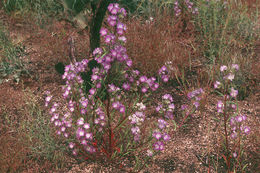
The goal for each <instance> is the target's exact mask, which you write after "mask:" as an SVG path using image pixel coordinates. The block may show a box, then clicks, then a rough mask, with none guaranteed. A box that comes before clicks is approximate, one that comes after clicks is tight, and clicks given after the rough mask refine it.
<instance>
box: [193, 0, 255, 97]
mask: <svg viewBox="0 0 260 173" xmlns="http://www.w3.org/2000/svg"><path fill="white" fill-rule="evenodd" d="M197 6H198V15H196V16H194V18H193V20H194V25H195V28H196V31H197V32H198V33H199V34H197V40H198V42H199V44H200V50H201V54H202V56H203V57H204V58H202V59H201V62H202V64H204V65H205V66H206V68H207V71H208V73H209V75H210V78H211V79H214V77H215V75H217V74H218V73H219V71H218V70H216V69H219V68H217V67H218V66H219V65H218V64H228V63H237V64H239V65H240V67H241V71H242V72H241V73H242V74H241V75H239V79H238V80H237V82H235V83H236V84H237V86H240V85H241V84H242V83H244V84H246V83H250V82H249V81H251V79H252V78H251V77H252V75H251V74H250V73H249V72H250V71H251V70H250V69H248V67H251V64H252V62H253V57H254V55H253V49H254V46H255V42H256V40H258V38H259V28H258V29H257V19H258V12H257V10H255V11H253V12H250V11H249V10H248V8H247V6H246V5H245V4H243V3H242V1H227V2H222V1H209V2H207V1H198V2H197ZM251 84H252V83H251ZM251 84H250V85H251ZM250 85H248V86H250ZM248 86H243V87H242V88H241V90H239V93H240V96H239V98H245V97H246V96H247V95H248V94H249V91H248V88H249V87H248ZM242 90H244V91H242Z"/></svg>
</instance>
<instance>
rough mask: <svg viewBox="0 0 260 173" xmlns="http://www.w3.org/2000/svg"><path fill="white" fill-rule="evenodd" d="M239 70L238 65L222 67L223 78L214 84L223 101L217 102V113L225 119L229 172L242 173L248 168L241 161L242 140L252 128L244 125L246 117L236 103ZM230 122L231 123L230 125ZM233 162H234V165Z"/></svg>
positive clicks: (226, 153)
mask: <svg viewBox="0 0 260 173" xmlns="http://www.w3.org/2000/svg"><path fill="white" fill-rule="evenodd" d="M238 70H239V66H238V65H237V64H232V65H231V66H226V65H222V66H221V67H220V73H221V78H220V80H219V81H216V82H215V83H214V88H215V89H216V92H217V93H219V94H220V95H221V96H222V98H223V100H219V101H218V102H217V112H218V114H219V116H220V118H219V119H221V118H223V126H224V128H223V130H224V137H225V139H224V144H225V155H223V158H224V159H225V162H226V165H227V169H228V172H232V171H231V170H232V169H233V172H237V171H242V172H243V170H244V169H245V168H246V166H244V165H243V162H242V161H241V156H242V146H243V143H242V140H243V139H244V137H245V135H248V134H249V132H250V128H249V127H248V126H245V125H244V121H245V120H246V116H245V115H241V114H240V113H239V110H238V106H237V103H236V97H237V95H238V90H236V89H235V86H234V85H233V84H232V81H233V80H234V78H235V73H236V71H238ZM228 122H230V123H228ZM231 161H234V163H233V164H232V162H231Z"/></svg>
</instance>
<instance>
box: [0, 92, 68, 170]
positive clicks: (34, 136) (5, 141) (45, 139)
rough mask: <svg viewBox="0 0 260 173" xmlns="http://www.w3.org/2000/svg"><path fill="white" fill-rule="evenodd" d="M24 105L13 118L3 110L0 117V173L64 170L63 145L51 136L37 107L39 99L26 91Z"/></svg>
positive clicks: (42, 113)
mask: <svg viewBox="0 0 260 173" xmlns="http://www.w3.org/2000/svg"><path fill="white" fill-rule="evenodd" d="M24 94H25V102H26V105H25V106H24V107H23V108H21V109H20V110H19V111H18V114H19V115H17V116H19V120H17V118H15V117H14V116H15V115H12V117H10V115H9V114H8V110H7V109H6V108H4V107H1V108H3V109H2V115H3V116H1V117H0V123H1V125H0V130H1V133H0V172H21V171H28V170H29V169H31V170H33V172H50V171H54V170H59V171H61V170H65V169H66V168H68V163H69V162H70V161H71V159H70V160H68V157H67V155H66V148H65V147H64V145H63V144H64V143H66V141H64V140H63V141H61V140H59V139H57V137H54V135H53V134H54V132H53V128H51V125H50V121H49V116H46V114H45V113H44V111H43V109H42V108H41V106H40V103H39V101H40V100H41V99H40V98H39V97H37V96H35V95H34V94H32V92H31V91H29V90H27V91H25V92H24Z"/></svg>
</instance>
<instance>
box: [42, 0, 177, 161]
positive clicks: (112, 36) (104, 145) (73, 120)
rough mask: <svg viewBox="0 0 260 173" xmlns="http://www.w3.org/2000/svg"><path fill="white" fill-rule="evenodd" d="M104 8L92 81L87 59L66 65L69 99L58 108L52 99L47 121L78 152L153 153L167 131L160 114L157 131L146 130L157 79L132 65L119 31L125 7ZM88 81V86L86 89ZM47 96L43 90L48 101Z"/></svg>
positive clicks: (88, 155)
mask: <svg viewBox="0 0 260 173" xmlns="http://www.w3.org/2000/svg"><path fill="white" fill-rule="evenodd" d="M108 11H109V15H108V17H107V23H108V25H109V26H110V28H104V27H103V28H101V30H100V35H101V37H102V38H103V41H104V43H105V45H104V46H103V48H96V49H95V50H94V51H93V58H94V59H95V60H96V61H97V63H98V64H99V66H98V67H95V68H93V69H92V73H91V84H89V83H87V81H86V80H85V79H84V74H85V71H87V70H88V69H89V67H88V63H89V60H87V59H83V60H82V61H80V62H75V63H72V64H70V65H68V66H66V67H65V72H64V75H63V76H62V78H63V79H64V80H66V85H65V86H63V88H62V89H63V98H64V99H65V100H67V101H68V104H67V105H66V106H65V107H63V109H62V113H61V112H60V111H58V107H59V105H61V104H59V103H56V102H54V103H53V104H52V106H51V108H50V114H51V116H52V117H51V121H52V122H53V123H54V126H55V128H56V129H57V134H58V135H63V136H64V137H65V138H67V141H69V142H68V144H67V145H68V148H70V149H71V152H72V154H73V155H75V157H77V158H81V159H93V160H96V159H103V158H106V159H107V160H109V161H110V160H112V159H115V158H121V157H126V156H127V155H130V154H134V153H133V152H132V151H134V150H136V149H138V148H143V149H144V150H146V151H147V155H146V156H147V157H151V156H154V155H155V153H156V152H157V151H161V150H163V149H164V143H163V141H165V142H166V141H168V140H169V139H170V136H169V135H168V134H167V133H166V132H162V130H163V129H164V127H165V126H166V125H167V123H166V121H164V120H163V119H159V120H158V127H159V129H160V130H161V131H160V132H159V131H158V132H152V131H151V132H150V134H151V135H150V136H149V135H145V134H146V133H145V132H147V125H146V124H147V122H146V121H147V120H146V116H145V110H146V107H147V104H148V103H149V99H148V98H149V96H150V92H153V91H156V90H157V88H158V87H159V83H158V82H157V81H156V78H155V77H150V78H149V77H147V76H144V75H141V74H140V72H139V71H138V70H134V69H132V60H131V59H130V58H129V57H128V55H127V53H126V48H125V47H124V44H125V43H126V37H125V36H124V35H123V34H124V33H125V32H126V30H127V27H126V25H125V24H123V23H122V22H121V21H120V19H122V18H124V17H125V16H126V12H125V9H124V8H120V7H119V5H118V4H117V3H113V4H110V5H109V6H108ZM166 70H167V69H165V68H162V69H161V70H160V72H159V74H160V75H161V77H162V80H163V82H167V81H168V77H167V73H166V72H165V71H166ZM87 85H91V88H90V89H88V88H87V87H86V86H87ZM51 99H52V96H51V95H50V93H47V97H46V99H45V101H46V103H45V105H46V106H48V105H49V104H50V101H51ZM164 99H166V100H167V99H168V100H170V101H171V103H170V105H169V107H168V108H169V109H168V110H167V111H168V113H169V115H167V116H169V117H168V118H170V112H172V111H173V109H174V104H173V103H172V97H171V96H170V95H165V96H164ZM167 103H168V102H167ZM152 136H153V137H155V138H156V139H157V140H158V141H157V142H155V143H154V144H153V147H152V149H147V148H145V144H149V143H151V142H152V140H153V138H152ZM160 139H162V140H163V141H159V140H160ZM152 150H156V152H155V153H154V152H153V151H152Z"/></svg>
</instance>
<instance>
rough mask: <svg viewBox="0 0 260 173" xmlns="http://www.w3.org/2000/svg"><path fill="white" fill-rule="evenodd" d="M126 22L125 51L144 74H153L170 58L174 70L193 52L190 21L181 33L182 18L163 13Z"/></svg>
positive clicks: (187, 59) (180, 66)
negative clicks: (154, 16) (150, 18)
mask: <svg viewBox="0 0 260 173" xmlns="http://www.w3.org/2000/svg"><path fill="white" fill-rule="evenodd" d="M157 16H159V15H157ZM126 24H127V26H128V30H127V34H126V37H127V39H128V40H127V45H126V47H127V51H128V55H129V57H131V58H132V60H133V62H134V63H133V64H134V66H135V67H136V68H138V69H140V70H141V71H142V72H144V73H145V74H146V75H155V74H156V73H157V72H158V70H159V68H160V67H161V66H162V65H163V64H164V63H165V62H166V61H172V64H173V68H174V69H175V70H176V71H178V69H179V68H183V67H185V66H189V58H190V57H191V55H192V54H194V53H195V51H194V49H193V46H194V44H195V39H194V31H193V28H192V25H191V24H190V23H189V25H188V27H187V29H186V31H185V33H183V32H182V22H181V21H178V20H174V19H173V18H172V17H171V16H169V15H167V14H166V13H164V14H163V15H161V16H159V17H157V18H156V19H154V20H153V21H151V22H148V21H146V22H145V21H144V20H142V19H130V20H129V21H127V23H126Z"/></svg>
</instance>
